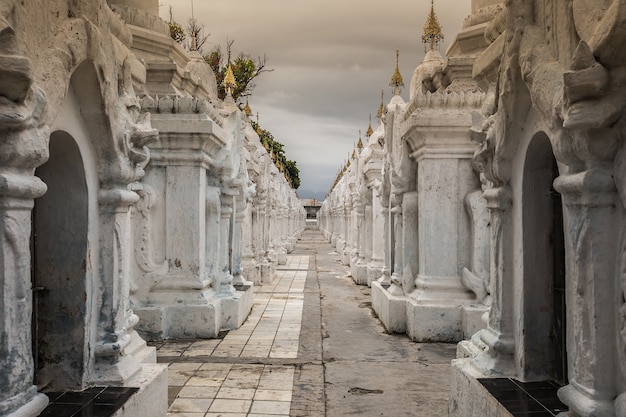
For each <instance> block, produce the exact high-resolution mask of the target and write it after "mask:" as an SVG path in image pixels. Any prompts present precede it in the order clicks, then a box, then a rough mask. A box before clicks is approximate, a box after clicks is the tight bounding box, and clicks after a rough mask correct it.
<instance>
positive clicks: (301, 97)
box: [160, 0, 470, 199]
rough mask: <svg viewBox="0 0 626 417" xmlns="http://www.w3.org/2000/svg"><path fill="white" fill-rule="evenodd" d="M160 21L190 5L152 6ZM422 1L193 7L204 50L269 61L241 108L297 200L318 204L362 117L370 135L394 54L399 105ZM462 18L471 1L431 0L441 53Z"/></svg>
mask: <svg viewBox="0 0 626 417" xmlns="http://www.w3.org/2000/svg"><path fill="white" fill-rule="evenodd" d="M160 4H162V6H161V17H163V18H164V19H166V20H167V19H168V18H169V5H171V6H172V11H173V17H174V20H176V21H178V22H179V23H181V24H182V25H183V26H185V24H186V21H187V19H188V18H189V17H190V16H191V4H192V0H169V1H168V0H161V3H160ZM429 10H430V1H428V0H383V1H381V0H377V1H373V0H315V1H312V0H298V1H293V0H222V1H214V0H213V1H206V0H195V1H194V2H193V12H194V16H195V17H196V19H198V20H199V21H200V23H203V24H204V25H205V31H206V32H208V33H210V34H211V35H210V37H209V38H208V41H207V44H206V45H205V47H204V49H205V51H209V50H211V49H213V47H214V46H215V45H216V44H220V45H222V49H223V50H224V49H225V48H224V47H225V44H226V39H230V40H234V41H235V43H234V45H233V54H234V55H238V54H239V53H240V52H244V53H248V54H250V55H252V56H253V57H256V56H262V55H264V54H266V55H267V57H268V65H267V67H268V68H273V69H274V71H273V72H269V73H265V74H263V75H261V76H260V77H259V79H258V81H257V83H256V88H255V89H254V91H253V93H252V96H251V97H250V107H251V108H252V111H253V112H254V113H255V114H256V112H258V113H259V118H260V124H261V127H263V128H264V129H266V130H269V131H270V132H272V134H273V135H274V137H275V138H276V139H277V140H278V141H280V142H282V143H283V144H284V145H285V152H286V154H287V158H288V159H292V160H295V161H296V162H297V164H298V168H299V169H300V179H301V181H302V183H301V185H300V188H299V189H298V194H299V195H300V197H302V198H313V197H316V198H320V199H323V198H324V196H325V195H326V193H327V192H328V190H329V188H330V186H331V185H332V183H333V181H334V179H335V176H336V174H337V171H338V170H339V168H340V167H341V166H342V165H343V163H344V162H345V160H346V158H347V157H348V156H349V154H351V153H352V150H353V149H354V145H355V143H356V142H357V141H358V138H359V129H360V130H361V131H362V134H363V135H364V134H365V131H366V130H367V125H368V117H369V114H370V113H372V127H373V128H374V129H376V125H377V123H378V122H377V120H376V112H377V110H378V106H379V105H380V93H381V90H384V91H385V102H386V103H387V102H389V99H390V98H391V96H390V94H391V93H390V88H389V81H390V79H391V76H392V74H393V71H394V69H395V59H396V53H395V51H396V49H399V50H400V72H401V73H402V76H403V78H404V84H405V88H404V90H403V93H402V96H403V97H404V99H405V100H408V94H409V93H408V88H409V85H410V82H411V76H412V74H413V70H414V69H415V67H416V66H417V65H418V64H419V63H420V62H421V60H422V58H423V56H424V46H423V44H422V42H421V35H422V31H423V28H424V23H425V22H426V17H427V15H428V12H429ZM469 11H470V0H436V1H435V12H436V13H437V16H438V17H439V21H440V23H441V25H442V28H443V32H444V35H445V40H444V43H443V45H442V47H441V52H442V53H443V52H445V50H446V48H447V47H448V45H449V44H450V42H451V41H452V40H453V39H454V36H455V34H456V33H457V32H458V31H459V30H460V28H461V26H462V23H463V20H464V19H465V17H467V15H469Z"/></svg>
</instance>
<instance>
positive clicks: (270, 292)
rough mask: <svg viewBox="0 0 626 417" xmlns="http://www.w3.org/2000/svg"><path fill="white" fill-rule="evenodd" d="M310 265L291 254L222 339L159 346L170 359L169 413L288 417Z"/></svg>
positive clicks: (201, 416)
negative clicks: (241, 320)
mask: <svg viewBox="0 0 626 417" xmlns="http://www.w3.org/2000/svg"><path fill="white" fill-rule="evenodd" d="M308 267H309V256H303V255H292V256H288V258H287V264H286V265H281V266H280V267H279V269H278V270H277V272H276V279H275V280H274V281H273V282H272V283H271V284H264V285H262V286H259V287H255V289H254V290H255V294H254V304H253V307H252V312H251V313H250V316H249V317H248V319H247V320H246V322H245V323H244V324H243V326H241V328H239V329H237V330H232V331H230V332H228V334H226V335H225V336H224V337H223V338H221V339H214V340H198V341H176V342H172V343H165V344H161V345H159V346H157V354H158V356H159V361H168V362H170V365H169V369H168V371H169V372H168V375H169V376H168V377H169V403H170V406H169V410H168V417H218V416H223V417H240V416H249V417H266V416H272V417H286V416H289V410H290V406H291V396H292V390H293V380H294V370H295V365H293V364H289V363H287V362H288V359H295V358H296V357H297V354H298V345H299V343H298V341H299V337H300V327H301V323H302V309H303V300H304V284H305V280H306V275H307V270H308ZM275 362H278V363H279V364H275ZM283 362H284V363H283Z"/></svg>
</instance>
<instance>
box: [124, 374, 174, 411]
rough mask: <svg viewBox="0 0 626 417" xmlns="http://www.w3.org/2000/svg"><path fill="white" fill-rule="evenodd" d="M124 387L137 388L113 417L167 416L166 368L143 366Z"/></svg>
mask: <svg viewBox="0 0 626 417" xmlns="http://www.w3.org/2000/svg"><path fill="white" fill-rule="evenodd" d="M124 386H128V387H133V388H139V391H137V392H136V393H135V394H133V395H132V396H131V397H130V398H129V399H128V401H127V402H126V403H125V404H124V406H123V407H122V408H121V409H119V410H118V411H117V412H116V413H115V414H113V417H137V416H155V417H165V416H166V415H167V366H166V365H160V364H156V363H153V364H144V365H143V366H142V368H141V372H139V373H138V374H137V375H136V376H135V377H134V378H133V379H131V380H130V381H128V383H127V384H125V385H124Z"/></svg>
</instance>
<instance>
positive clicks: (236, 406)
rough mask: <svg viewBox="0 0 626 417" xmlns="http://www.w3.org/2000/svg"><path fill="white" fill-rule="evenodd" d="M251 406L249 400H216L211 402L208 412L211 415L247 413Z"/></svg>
mask: <svg viewBox="0 0 626 417" xmlns="http://www.w3.org/2000/svg"><path fill="white" fill-rule="evenodd" d="M251 405H252V401H251V400H225V399H220V398H218V399H215V400H214V401H213V404H211V408H209V411H210V412H211V413H248V412H249V411H250V406H251Z"/></svg>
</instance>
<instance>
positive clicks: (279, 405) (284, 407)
mask: <svg viewBox="0 0 626 417" xmlns="http://www.w3.org/2000/svg"><path fill="white" fill-rule="evenodd" d="M290 406H291V403H290V402H288V401H257V400H254V401H253V402H252V408H251V409H250V412H251V413H255V414H289V408H290Z"/></svg>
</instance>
